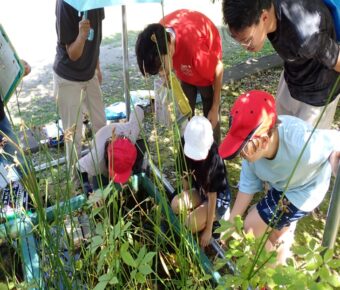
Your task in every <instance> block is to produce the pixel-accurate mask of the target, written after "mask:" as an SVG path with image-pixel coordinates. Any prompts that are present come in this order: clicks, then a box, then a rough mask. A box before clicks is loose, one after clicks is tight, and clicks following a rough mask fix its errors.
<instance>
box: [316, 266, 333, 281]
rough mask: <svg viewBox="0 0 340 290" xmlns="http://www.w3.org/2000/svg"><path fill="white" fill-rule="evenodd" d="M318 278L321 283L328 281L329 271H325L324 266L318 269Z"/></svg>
mask: <svg viewBox="0 0 340 290" xmlns="http://www.w3.org/2000/svg"><path fill="white" fill-rule="evenodd" d="M318 273H319V276H320V278H321V279H322V280H323V281H327V280H328V278H329V276H330V274H331V273H330V271H329V269H327V267H326V266H322V267H321V268H320V270H319V272H318Z"/></svg>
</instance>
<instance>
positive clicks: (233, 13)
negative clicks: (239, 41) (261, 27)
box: [222, 0, 273, 31]
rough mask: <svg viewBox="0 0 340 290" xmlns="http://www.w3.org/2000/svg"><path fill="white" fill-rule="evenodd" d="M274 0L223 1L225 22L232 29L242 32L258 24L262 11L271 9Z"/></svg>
mask: <svg viewBox="0 0 340 290" xmlns="http://www.w3.org/2000/svg"><path fill="white" fill-rule="evenodd" d="M272 3H273V0H223V3H222V12H223V21H224V23H225V24H227V25H228V26H229V28H230V29H233V30H235V31H241V30H243V29H244V28H246V27H249V26H252V25H254V24H258V23H259V21H260V16H261V14H262V11H263V10H264V9H265V10H268V9H270V7H271V6H272Z"/></svg>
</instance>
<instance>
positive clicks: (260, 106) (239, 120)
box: [218, 90, 277, 159]
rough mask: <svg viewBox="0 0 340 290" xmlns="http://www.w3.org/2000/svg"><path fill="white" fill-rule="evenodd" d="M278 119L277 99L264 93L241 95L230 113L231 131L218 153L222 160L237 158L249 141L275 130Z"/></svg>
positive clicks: (255, 92) (253, 92)
mask: <svg viewBox="0 0 340 290" xmlns="http://www.w3.org/2000/svg"><path fill="white" fill-rule="evenodd" d="M276 119H277V114H276V108H275V99H274V97H273V96H272V95H271V94H269V93H266V92H264V91H257V90H253V91H249V92H247V93H244V94H242V95H240V96H239V97H238V98H237V100H236V101H235V103H234V106H233V107H232V109H231V112H230V119H229V120H230V121H229V126H230V129H229V131H228V133H227V135H226V137H225V138H224V140H223V142H222V144H221V145H220V147H219V149H218V152H219V154H220V156H221V157H222V158H225V159H232V158H234V157H236V156H237V155H238V154H239V153H240V151H241V150H242V148H243V146H244V145H245V144H246V143H247V141H248V140H249V139H250V138H251V137H253V136H260V135H261V134H263V133H265V132H267V131H268V130H269V129H271V128H273V127H274V125H275V123H276Z"/></svg>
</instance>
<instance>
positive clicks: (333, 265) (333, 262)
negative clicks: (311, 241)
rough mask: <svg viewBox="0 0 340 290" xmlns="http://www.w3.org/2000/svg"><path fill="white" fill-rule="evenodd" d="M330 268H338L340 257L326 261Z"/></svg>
mask: <svg viewBox="0 0 340 290" xmlns="http://www.w3.org/2000/svg"><path fill="white" fill-rule="evenodd" d="M327 265H328V266H329V267H331V268H332V269H338V268H339V267H340V259H333V260H331V261H329V262H328V263H327Z"/></svg>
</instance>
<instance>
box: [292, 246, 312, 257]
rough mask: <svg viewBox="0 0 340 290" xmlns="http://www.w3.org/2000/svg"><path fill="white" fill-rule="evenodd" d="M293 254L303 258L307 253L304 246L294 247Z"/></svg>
mask: <svg viewBox="0 0 340 290" xmlns="http://www.w3.org/2000/svg"><path fill="white" fill-rule="evenodd" d="M293 252H294V254H296V255H299V256H305V255H307V253H308V252H309V250H308V248H306V247H305V246H298V247H294V248H293Z"/></svg>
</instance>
